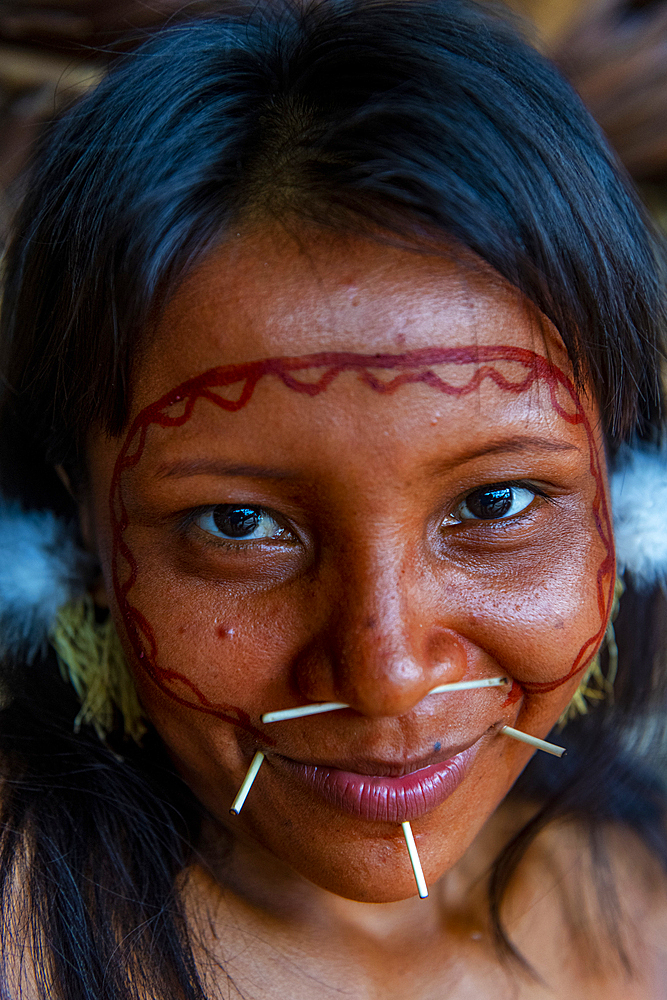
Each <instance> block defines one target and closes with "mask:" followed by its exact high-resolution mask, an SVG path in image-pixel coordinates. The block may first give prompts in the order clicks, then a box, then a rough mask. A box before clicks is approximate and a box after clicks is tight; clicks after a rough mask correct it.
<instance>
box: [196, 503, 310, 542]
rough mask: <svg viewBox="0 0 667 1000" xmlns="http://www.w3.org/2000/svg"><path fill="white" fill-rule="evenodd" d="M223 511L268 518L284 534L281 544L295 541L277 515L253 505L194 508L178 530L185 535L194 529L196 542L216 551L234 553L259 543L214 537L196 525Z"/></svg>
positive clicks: (218, 505)
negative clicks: (199, 521) (196, 531)
mask: <svg viewBox="0 0 667 1000" xmlns="http://www.w3.org/2000/svg"><path fill="white" fill-rule="evenodd" d="M223 510H227V511H228V512H232V511H235V510H252V511H254V512H256V513H257V514H259V515H260V516H268V517H270V518H271V519H272V520H273V521H274V522H275V524H276V525H277V528H278V530H279V531H282V532H284V534H285V537H284V538H281V539H279V540H280V541H281V542H282V543H283V544H294V541H295V540H296V532H294V531H292V530H290V529H289V528H287V527H284V526H283V525H281V520H280V517H279V516H278V515H277V514H274V513H273V511H271V510H268V509H267V508H266V507H260V506H256V505H254V504H212V505H210V506H204V507H195V508H193V509H192V510H189V511H188V512H187V513H186V514H185V516H184V517H183V518H182V519H181V521H180V523H179V530H180V531H181V532H182V533H183V534H187V533H188V532H189V531H191V530H192V529H193V528H196V529H198V534H199V538H198V540H199V542H200V543H202V542H203V544H204V545H211V546H213V547H215V548H218V549H220V548H223V549H228V550H230V549H231V550H232V551H234V552H238V551H241V550H243V549H248V548H249V546H250V545H251V544H253V543H254V544H256V543H257V542H258V541H260V539H249V540H244V539H239V540H238V541H235V540H234V539H233V538H225V537H224V536H221V535H214V534H213V533H212V532H211V531H208V530H207V529H206V528H202V527H201V526H200V525H198V524H197V521H198V520H199V519H200V518H204V517H206V516H207V515H214V514H215V513H216V511H223ZM202 536H203V537H202ZM272 540H274V541H275V539H271V538H270V537H265V538H263V539H261V541H265V542H271V541H272Z"/></svg>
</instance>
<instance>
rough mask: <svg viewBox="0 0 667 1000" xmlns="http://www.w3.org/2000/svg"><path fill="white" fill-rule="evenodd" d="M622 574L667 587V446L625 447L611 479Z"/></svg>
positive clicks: (637, 584) (640, 584)
mask: <svg viewBox="0 0 667 1000" xmlns="http://www.w3.org/2000/svg"><path fill="white" fill-rule="evenodd" d="M610 486H611V506H612V511H613V515H614V538H615V541H616V558H617V562H618V573H619V575H620V574H621V573H627V574H629V575H630V577H631V579H632V582H633V584H634V586H635V587H636V588H638V589H647V588H650V587H654V586H655V585H656V584H663V585H664V584H666V583H667V444H663V445H661V446H657V445H647V444H646V445H645V444H636V445H634V446H633V447H630V446H628V445H623V446H622V447H621V449H620V451H619V453H618V456H617V459H616V462H615V469H614V472H613V474H612V476H611V481H610Z"/></svg>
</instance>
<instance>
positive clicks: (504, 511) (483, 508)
mask: <svg viewBox="0 0 667 1000" xmlns="http://www.w3.org/2000/svg"><path fill="white" fill-rule="evenodd" d="M538 495H539V496H544V494H543V493H542V492H541V491H540V490H538V489H535V488H531V489H529V488H528V487H526V486H512V485H510V484H506V485H501V484H498V485H496V486H483V487H482V488H481V489H478V490H475V491H474V492H473V493H469V494H468V496H467V497H466V498H465V500H464V501H463V503H460V504H459V505H458V507H457V508H456V510H455V511H454V517H455V518H456V519H457V520H459V521H493V520H498V519H500V518H508V517H513V516H514V515H515V514H520V513H521V512H522V511H524V510H526V508H527V507H529V506H530V505H531V503H532V502H533V500H534V499H535V497H536V496H538ZM544 498H545V499H549V498H548V497H546V496H544Z"/></svg>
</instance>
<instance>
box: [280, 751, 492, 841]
mask: <svg viewBox="0 0 667 1000" xmlns="http://www.w3.org/2000/svg"><path fill="white" fill-rule="evenodd" d="M480 739H481V737H479V738H477V739H476V740H475V741H474V742H473V743H471V744H468V745H467V746H465V747H463V748H461V749H453V750H452V751H447V759H445V760H439V761H436V762H435V763H430V764H426V765H424V764H423V762H420V761H414V762H412V763H410V762H408V763H405V762H403V763H396V764H392V763H388V762H383V763H375V762H368V763H361V762H355V763H354V765H353V766H354V767H355V768H357V769H355V770H351V769H348V768H347V767H345V765H343V764H342V765H341V766H336V767H334V766H331V765H328V764H327V765H323V764H309V763H303V762H300V761H296V760H291V759H290V758H289V757H282V756H280V755H278V754H271V757H272V761H273V763H274V764H275V765H277V766H278V767H279V768H280V769H283V770H286V771H287V772H288V773H289V774H290V776H291V777H292V778H293V779H295V780H296V781H298V782H299V783H300V784H303V785H305V786H306V787H307V788H308V789H309V791H311V792H315V794H316V795H318V796H319V797H320V798H322V799H324V801H325V802H327V803H328V804H329V805H331V806H333V807H334V808H335V809H338V810H340V811H341V812H344V813H347V814H348V815H350V816H354V817H355V818H357V819H363V820H368V821H371V822H385V823H403V822H405V821H406V820H414V819H417V818H418V817H420V816H423V815H424V814H425V813H427V812H430V811H431V810H432V809H434V808H436V806H439V805H440V804H441V803H442V802H444V801H445V799H447V798H449V796H450V795H452V793H453V792H454V791H456V789H457V788H458V786H459V785H460V784H461V782H462V781H463V779H464V778H465V776H466V774H467V772H468V769H469V768H470V765H471V764H472V761H473V759H474V757H475V755H476V753H477V749H478V746H479V741H480ZM378 772H380V773H378Z"/></svg>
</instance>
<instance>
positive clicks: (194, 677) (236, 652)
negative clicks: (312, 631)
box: [115, 528, 312, 722]
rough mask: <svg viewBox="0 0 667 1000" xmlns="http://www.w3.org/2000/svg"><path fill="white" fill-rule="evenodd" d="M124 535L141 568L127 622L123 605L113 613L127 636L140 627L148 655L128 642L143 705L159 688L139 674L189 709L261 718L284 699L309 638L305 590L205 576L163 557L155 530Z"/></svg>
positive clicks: (140, 638) (308, 617)
mask: <svg viewBox="0 0 667 1000" xmlns="http://www.w3.org/2000/svg"><path fill="white" fill-rule="evenodd" d="M126 538H127V541H128V545H129V546H130V548H131V551H132V553H133V555H134V558H135V561H136V564H137V567H138V569H137V573H136V579H135V581H134V583H133V586H132V588H131V606H130V608H129V618H130V620H129V621H128V613H127V610H126V613H125V614H124V613H123V610H122V609H121V608H120V607H119V606H118V604H116V607H115V613H116V614H117V615H118V617H119V619H120V620H121V621H122V624H123V626H124V629H123V631H125V632H126V633H128V635H129V636H130V641H131V635H132V632H133V631H138V640H139V643H140V645H141V651H142V652H144V653H145V655H144V656H142V655H141V654H139V656H137V649H136V643H131V645H132V646H133V649H132V653H133V655H132V656H131V659H132V661H133V662H134V663H135V665H136V667H137V668H138V673H139V683H140V684H141V685H142V693H143V692H144V691H145V695H146V697H147V698H148V701H147V702H146V704H147V705H149V704H150V699H151V698H152V696H153V694H154V692H153V691H152V688H154V687H155V686H156V685H155V684H149V685H146V684H144V683H142V677H141V675H142V674H143V675H146V674H149V675H151V677H152V680H153V681H156V682H157V687H158V688H161V689H162V692H163V693H168V694H169V695H170V696H172V697H175V698H176V699H181V700H182V701H183V702H185V703H187V705H189V706H191V708H194V709H200V710H201V711H202V712H204V714H210V715H212V716H215V715H218V716H219V717H224V718H226V719H229V720H230V721H234V722H236V721H237V719H238V718H241V717H242V716H247V717H251V718H253V719H254V720H255V721H256V720H257V718H258V716H259V715H260V714H261V713H262V712H264V711H267V710H268V709H267V706H268V707H269V708H271V707H274V706H275V705H280V704H282V702H283V701H284V699H285V683H286V679H287V678H288V677H289V673H290V664H291V662H292V659H293V655H294V651H295V650H296V649H299V648H300V647H301V646H302V645H303V643H304V642H307V639H308V637H307V635H306V631H307V623H309V622H311V621H312V613H311V614H310V615H309V613H308V609H307V607H306V604H307V602H308V596H309V595H308V594H307V593H305V588H303V587H302V588H299V587H295V586H290V585H286V586H279V587H275V588H268V589H261V588H260V589H257V590H253V589H251V588H249V587H248V588H243V587H239V586H235V585H233V584H225V583H222V582H220V581H216V580H205V579H201V578H198V577H196V576H193V575H190V574H184V573H182V572H180V571H179V570H178V569H177V568H173V567H172V566H171V565H170V561H169V560H168V559H164V558H162V555H161V547H160V545H155V544H153V543H152V540H151V538H150V532H145V533H144V532H142V531H141V530H139V529H132V528H130V529H128V530H127V532H126ZM135 612H138V626H137V624H135V621H133V620H132V619H133V617H134V616H135ZM311 612H312V609H311ZM135 620H136V619H135ZM246 721H248V720H246Z"/></svg>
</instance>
